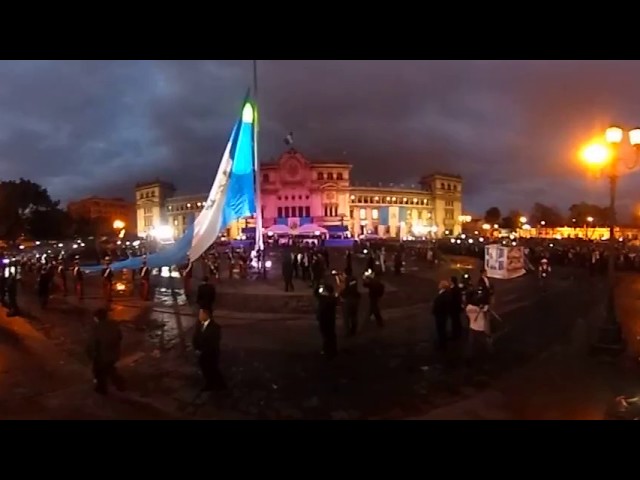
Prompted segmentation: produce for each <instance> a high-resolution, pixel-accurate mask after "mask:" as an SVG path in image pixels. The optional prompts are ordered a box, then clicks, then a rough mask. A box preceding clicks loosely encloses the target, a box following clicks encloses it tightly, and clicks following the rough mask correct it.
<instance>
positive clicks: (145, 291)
mask: <svg viewBox="0 0 640 480" xmlns="http://www.w3.org/2000/svg"><path fill="white" fill-rule="evenodd" d="M150 284H151V269H150V268H149V267H148V266H147V262H146V261H144V262H142V266H141V267H140V297H141V298H142V300H144V301H145V302H147V301H149V291H150Z"/></svg>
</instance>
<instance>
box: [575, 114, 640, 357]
mask: <svg viewBox="0 0 640 480" xmlns="http://www.w3.org/2000/svg"><path fill="white" fill-rule="evenodd" d="M628 135H629V143H630V144H631V146H632V147H633V148H634V149H635V157H634V160H633V162H632V163H631V164H627V165H626V166H627V168H629V170H632V169H634V168H636V167H637V166H638V159H639V158H640V157H639V155H640V128H634V129H632V130H630V131H629V133H628ZM604 138H605V140H606V143H607V144H606V145H603V144H601V143H594V144H591V145H588V146H587V147H585V148H584V149H583V151H582V157H583V159H584V160H585V162H586V163H587V164H588V165H589V166H591V167H595V168H599V169H603V170H605V169H606V175H607V177H608V178H609V212H610V213H609V215H610V216H611V218H610V219H609V258H608V260H609V265H608V296H607V308H606V315H605V321H604V323H603V324H602V325H601V326H600V330H599V335H598V340H597V343H596V344H595V345H594V347H595V348H596V349H598V350H604V351H609V352H620V351H622V350H623V349H624V340H623V338H622V330H621V328H620V323H619V322H618V319H617V315H616V307H615V261H616V244H615V224H616V194H617V190H618V180H619V178H620V173H619V167H620V166H619V163H620V154H619V149H620V144H621V143H622V140H623V138H624V130H623V129H622V128H620V127H616V126H613V127H609V128H607V130H606V131H605V135H604Z"/></svg>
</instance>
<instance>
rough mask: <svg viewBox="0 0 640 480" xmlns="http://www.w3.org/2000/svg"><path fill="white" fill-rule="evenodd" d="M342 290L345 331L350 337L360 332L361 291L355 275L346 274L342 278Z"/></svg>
mask: <svg viewBox="0 0 640 480" xmlns="http://www.w3.org/2000/svg"><path fill="white" fill-rule="evenodd" d="M340 285H341V286H342V291H341V292H340V296H341V297H342V302H343V303H342V315H343V318H344V327H345V332H346V334H347V336H348V337H353V336H354V335H355V334H356V333H357V332H358V311H359V310H360V308H359V307H360V291H359V290H358V280H357V279H356V278H355V277H354V276H353V275H350V274H348V275H346V276H345V277H344V278H343V279H341V280H340Z"/></svg>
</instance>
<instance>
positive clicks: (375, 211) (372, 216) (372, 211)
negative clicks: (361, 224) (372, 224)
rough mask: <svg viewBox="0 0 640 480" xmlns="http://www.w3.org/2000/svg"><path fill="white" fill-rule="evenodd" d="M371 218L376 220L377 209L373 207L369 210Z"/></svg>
mask: <svg viewBox="0 0 640 480" xmlns="http://www.w3.org/2000/svg"><path fill="white" fill-rule="evenodd" d="M371 218H373V219H374V220H378V218H379V217H378V209H377V208H374V209H373V210H371Z"/></svg>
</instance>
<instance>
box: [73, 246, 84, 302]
mask: <svg viewBox="0 0 640 480" xmlns="http://www.w3.org/2000/svg"><path fill="white" fill-rule="evenodd" d="M73 281H74V287H75V291H76V296H77V297H78V300H82V299H83V298H84V285H83V276H82V270H81V269H80V260H78V257H76V259H75V260H74V262H73Z"/></svg>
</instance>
